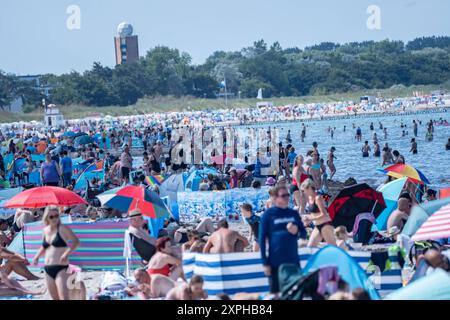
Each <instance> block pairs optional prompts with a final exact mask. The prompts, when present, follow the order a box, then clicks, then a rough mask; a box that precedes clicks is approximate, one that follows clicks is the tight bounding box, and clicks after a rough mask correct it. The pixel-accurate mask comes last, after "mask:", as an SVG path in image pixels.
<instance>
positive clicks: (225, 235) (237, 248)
mask: <svg viewBox="0 0 450 320" xmlns="http://www.w3.org/2000/svg"><path fill="white" fill-rule="evenodd" d="M228 228H229V226H228V222H227V220H226V219H222V220H220V221H219V223H218V224H217V230H216V231H215V232H214V233H213V234H212V235H211V236H210V237H209V239H208V242H207V243H206V245H205V248H204V249H203V253H231V252H242V251H244V248H245V247H247V246H248V245H249V242H248V239H247V238H246V237H244V236H242V235H241V234H239V232H237V231H234V230H230V229H228Z"/></svg>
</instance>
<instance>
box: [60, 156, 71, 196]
mask: <svg viewBox="0 0 450 320" xmlns="http://www.w3.org/2000/svg"><path fill="white" fill-rule="evenodd" d="M61 155H62V159H61V171H62V176H63V185H64V188H65V187H67V186H68V185H69V184H70V180H71V179H72V158H70V157H69V156H68V155H67V151H66V150H64V151H63V152H61Z"/></svg>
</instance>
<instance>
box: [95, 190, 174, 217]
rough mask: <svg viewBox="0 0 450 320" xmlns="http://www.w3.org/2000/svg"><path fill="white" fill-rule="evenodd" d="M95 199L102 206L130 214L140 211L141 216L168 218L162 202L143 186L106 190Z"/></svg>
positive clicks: (168, 214)
mask: <svg viewBox="0 0 450 320" xmlns="http://www.w3.org/2000/svg"><path fill="white" fill-rule="evenodd" d="M97 198H98V199H99V200H100V203H101V204H102V206H105V207H108V208H113V209H117V210H119V211H121V212H127V213H128V212H130V211H132V210H134V209H140V210H141V212H142V214H143V215H145V216H147V217H150V218H154V219H156V218H168V217H169V216H170V213H169V210H168V209H167V207H166V205H165V203H164V201H163V200H162V199H161V198H160V197H159V196H158V195H157V194H156V193H155V192H153V191H151V190H149V189H146V188H144V187H143V186H138V187H136V186H126V187H119V188H115V189H111V190H108V191H106V192H104V193H102V194H99V195H98V196H97Z"/></svg>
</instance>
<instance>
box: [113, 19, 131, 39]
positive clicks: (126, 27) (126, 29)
mask: <svg viewBox="0 0 450 320" xmlns="http://www.w3.org/2000/svg"><path fill="white" fill-rule="evenodd" d="M117 33H118V34H119V36H120V37H122V38H125V37H130V36H132V35H133V26H132V25H131V24H129V23H128V22H122V23H121V24H119V26H118V27H117Z"/></svg>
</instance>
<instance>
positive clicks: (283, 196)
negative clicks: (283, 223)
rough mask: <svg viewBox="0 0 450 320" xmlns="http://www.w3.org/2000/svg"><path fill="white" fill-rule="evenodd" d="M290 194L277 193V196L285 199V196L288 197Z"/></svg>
mask: <svg viewBox="0 0 450 320" xmlns="http://www.w3.org/2000/svg"><path fill="white" fill-rule="evenodd" d="M290 196H291V195H290V194H289V193H285V194H281V195H279V196H278V197H279V198H283V199H286V198H289V197H290Z"/></svg>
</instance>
